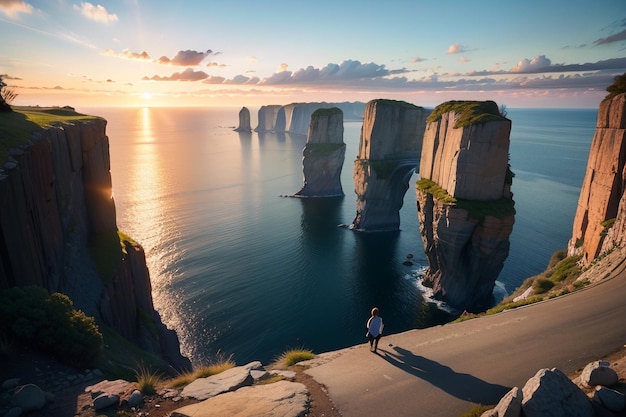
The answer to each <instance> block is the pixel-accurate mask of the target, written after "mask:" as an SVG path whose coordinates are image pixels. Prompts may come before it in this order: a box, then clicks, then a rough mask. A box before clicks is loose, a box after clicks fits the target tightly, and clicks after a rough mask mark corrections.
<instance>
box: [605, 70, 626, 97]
mask: <svg viewBox="0 0 626 417" xmlns="http://www.w3.org/2000/svg"><path fill="white" fill-rule="evenodd" d="M614 81H615V82H614V83H613V84H611V85H610V86H608V87H607V88H606V91H608V92H609V94H608V95H607V96H606V97H604V99H605V100H606V99H609V98H613V97H615V96H616V95H618V94H622V93H626V73H624V74H622V75H619V76H617V77H615V78H614Z"/></svg>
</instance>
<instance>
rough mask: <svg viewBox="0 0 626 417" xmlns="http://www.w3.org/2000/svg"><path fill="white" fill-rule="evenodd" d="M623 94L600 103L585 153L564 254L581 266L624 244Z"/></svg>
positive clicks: (625, 100)
mask: <svg viewBox="0 0 626 417" xmlns="http://www.w3.org/2000/svg"><path fill="white" fill-rule="evenodd" d="M625 187H626V93H622V94H618V95H616V96H614V97H611V98H608V99H605V100H603V101H602V102H601V103H600V107H599V109H598V121H597V124H596V131H595V134H594V136H593V140H592V142H591V148H590V150H589V160H588V162H587V171H586V173H585V178H584V180H583V184H582V188H581V191H580V197H579V199H578V207H577V209H576V215H575V217H574V225H573V228H572V238H571V239H570V241H569V243H568V254H569V255H574V254H579V253H581V254H582V262H583V264H584V265H588V264H590V263H591V262H592V261H593V260H594V259H596V258H597V257H598V256H600V255H601V254H602V253H604V252H606V251H609V250H611V249H613V248H615V247H623V246H624V245H625V244H626V201H625V200H626V198H625V197H624V189H625Z"/></svg>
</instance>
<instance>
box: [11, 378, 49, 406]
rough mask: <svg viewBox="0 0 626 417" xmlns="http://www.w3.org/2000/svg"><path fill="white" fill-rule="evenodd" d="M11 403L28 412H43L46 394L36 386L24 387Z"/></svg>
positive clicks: (17, 392) (28, 385)
mask: <svg viewBox="0 0 626 417" xmlns="http://www.w3.org/2000/svg"><path fill="white" fill-rule="evenodd" d="M11 403H12V404H13V405H14V406H16V407H20V408H21V409H22V411H26V412H28V411H36V410H41V409H42V408H43V407H44V405H46V394H45V393H44V392H43V391H42V390H41V388H39V387H38V386H37V385H35V384H26V385H22V386H21V387H18V388H17V389H16V390H15V392H14V393H13V397H12V398H11Z"/></svg>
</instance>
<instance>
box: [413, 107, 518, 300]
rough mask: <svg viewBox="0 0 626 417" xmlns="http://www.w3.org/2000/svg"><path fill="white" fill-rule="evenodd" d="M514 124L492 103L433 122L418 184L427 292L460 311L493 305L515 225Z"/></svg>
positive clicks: (445, 110) (454, 110)
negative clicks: (510, 158)
mask: <svg viewBox="0 0 626 417" xmlns="http://www.w3.org/2000/svg"><path fill="white" fill-rule="evenodd" d="M510 132H511V121H510V120H509V119H507V118H505V117H503V116H502V115H500V112H499V110H498V106H497V105H496V103H495V102H493V101H484V102H479V101H451V102H447V103H443V104H441V105H439V106H437V107H436V108H435V109H434V110H433V112H432V113H431V115H430V116H429V117H428V125H427V126H426V131H425V133H424V144H423V147H422V154H421V159H420V177H421V178H420V180H419V181H418V182H417V187H416V188H417V189H416V194H417V210H418V218H419V222H420V235H421V237H422V241H423V243H424V249H425V252H426V257H427V259H428V269H427V271H426V275H425V277H424V284H425V285H427V286H429V287H432V288H433V290H434V296H435V298H437V299H439V300H443V301H445V302H447V303H448V304H449V305H451V306H452V307H454V308H457V309H459V310H465V309H467V310H470V311H471V310H479V309H482V308H485V307H488V306H489V305H490V304H491V303H492V300H493V296H492V293H493V288H494V285H495V281H496V279H497V277H498V275H499V274H500V271H501V270H502V268H503V266H504V261H505V259H506V258H507V257H508V254H509V247H510V243H509V236H510V234H511V232H512V231H513V224H514V221H515V209H514V202H513V199H512V193H511V184H512V179H513V173H512V172H511V170H510V168H509V164H508V156H509V135H510Z"/></svg>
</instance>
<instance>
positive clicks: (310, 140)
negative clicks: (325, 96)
mask: <svg viewBox="0 0 626 417" xmlns="http://www.w3.org/2000/svg"><path fill="white" fill-rule="evenodd" d="M345 156H346V144H345V143H344V142H343V112H342V111H341V110H340V109H338V108H336V107H333V108H330V109H318V110H316V111H315V112H313V114H312V115H311V121H310V125H309V134H308V136H307V140H306V145H305V146H304V149H303V150H302V157H303V158H302V171H303V173H304V185H303V186H302V188H301V189H300V191H298V192H297V193H296V196H300V197H337V196H343V195H344V194H343V189H342V187H341V168H342V167H343V162H344V160H345Z"/></svg>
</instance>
